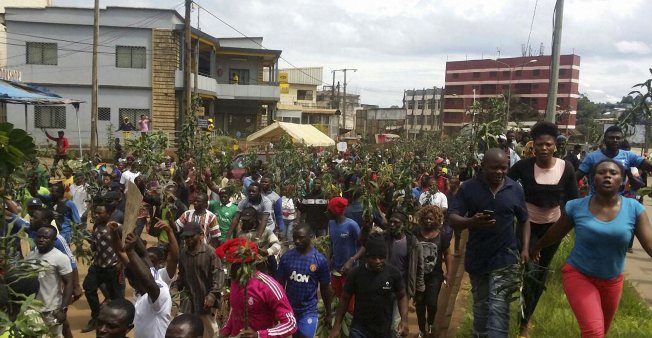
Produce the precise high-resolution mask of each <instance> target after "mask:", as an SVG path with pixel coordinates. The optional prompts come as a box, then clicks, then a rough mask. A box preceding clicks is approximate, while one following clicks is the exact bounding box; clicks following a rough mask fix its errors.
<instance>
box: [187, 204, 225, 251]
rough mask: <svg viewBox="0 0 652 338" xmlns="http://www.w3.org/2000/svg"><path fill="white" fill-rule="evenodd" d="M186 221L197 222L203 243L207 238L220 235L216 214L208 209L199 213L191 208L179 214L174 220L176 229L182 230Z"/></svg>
mask: <svg viewBox="0 0 652 338" xmlns="http://www.w3.org/2000/svg"><path fill="white" fill-rule="evenodd" d="M188 222H196V223H197V224H199V226H200V227H201V233H202V236H203V241H204V243H208V240H209V239H211V238H219V237H220V235H221V231H220V226H219V224H218V223H217V216H215V214H214V213H212V212H210V211H208V210H204V212H203V213H201V214H200V213H197V212H196V211H195V210H194V209H193V210H188V211H186V212H184V213H183V214H181V217H179V219H177V222H176V224H177V231H179V232H181V231H183V226H184V225H185V224H186V223H188Z"/></svg>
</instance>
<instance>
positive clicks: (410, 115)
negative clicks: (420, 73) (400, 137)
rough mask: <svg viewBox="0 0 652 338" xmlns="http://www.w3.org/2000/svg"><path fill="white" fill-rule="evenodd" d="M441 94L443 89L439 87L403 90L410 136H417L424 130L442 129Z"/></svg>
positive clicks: (406, 128)
mask: <svg viewBox="0 0 652 338" xmlns="http://www.w3.org/2000/svg"><path fill="white" fill-rule="evenodd" d="M441 95H442V89H441V88H437V87H433V88H428V89H417V90H415V89H412V90H404V91H403V108H405V109H406V113H407V116H406V120H405V130H406V132H407V135H406V136H407V137H408V138H416V136H417V135H418V134H419V133H421V132H422V131H436V130H440V127H441V121H440V116H441Z"/></svg>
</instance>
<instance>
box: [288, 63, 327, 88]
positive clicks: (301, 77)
mask: <svg viewBox="0 0 652 338" xmlns="http://www.w3.org/2000/svg"><path fill="white" fill-rule="evenodd" d="M279 72H287V73H288V83H291V84H305V85H311V86H320V85H322V84H323V82H322V75H323V72H324V67H303V68H288V69H279Z"/></svg>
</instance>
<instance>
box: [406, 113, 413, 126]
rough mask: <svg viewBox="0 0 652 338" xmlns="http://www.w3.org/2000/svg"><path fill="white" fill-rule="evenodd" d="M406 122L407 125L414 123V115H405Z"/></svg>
mask: <svg viewBox="0 0 652 338" xmlns="http://www.w3.org/2000/svg"><path fill="white" fill-rule="evenodd" d="M407 123H408V125H414V115H408V116H407Z"/></svg>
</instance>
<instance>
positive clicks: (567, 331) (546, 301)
mask: <svg viewBox="0 0 652 338" xmlns="http://www.w3.org/2000/svg"><path fill="white" fill-rule="evenodd" d="M574 238H575V236H574V234H573V233H571V234H570V235H568V236H566V238H564V240H563V241H562V244H561V245H560V247H559V250H558V251H557V254H556V255H555V257H554V259H553V261H552V263H551V264H550V271H549V273H548V281H547V282H546V290H545V291H544V293H543V295H542V296H541V299H540V300H539V304H538V305H537V308H536V310H535V311H534V316H533V318H532V320H531V325H532V326H533V327H532V329H530V336H531V337H536V338H546V337H550V338H552V337H554V338H558V337H579V336H580V330H579V326H578V324H577V321H576V320H575V315H573V311H572V310H571V308H570V306H569V305H568V301H567V300H566V295H565V294H564V289H563V287H562V283H561V267H562V266H563V265H564V262H565V261H566V258H567V257H568V254H569V253H570V250H571V248H572V247H573V242H574ZM468 300H469V301H468V302H467V316H466V318H465V320H464V321H463V322H462V323H461V325H460V329H459V330H458V331H457V337H460V338H461V337H464V338H467V337H471V336H472V333H473V310H472V305H473V304H472V303H473V298H472V296H471V295H470V294H469V298H468ZM511 309H512V311H511V313H512V316H511V319H510V334H509V336H510V337H516V335H517V334H518V319H517V309H518V304H517V302H514V303H512V306H511ZM650 318H652V311H651V310H650V309H649V308H648V307H647V305H646V304H645V303H644V302H643V301H642V300H641V298H640V297H639V295H638V294H637V293H636V290H634V287H633V286H632V285H631V284H630V283H629V282H628V281H627V280H626V281H625V285H624V288H623V296H622V299H621V300H620V306H619V307H618V312H617V313H616V318H615V319H614V322H613V323H612V325H611V328H610V329H609V333H608V334H607V337H628V338H629V337H641V338H643V337H652V320H650Z"/></svg>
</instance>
